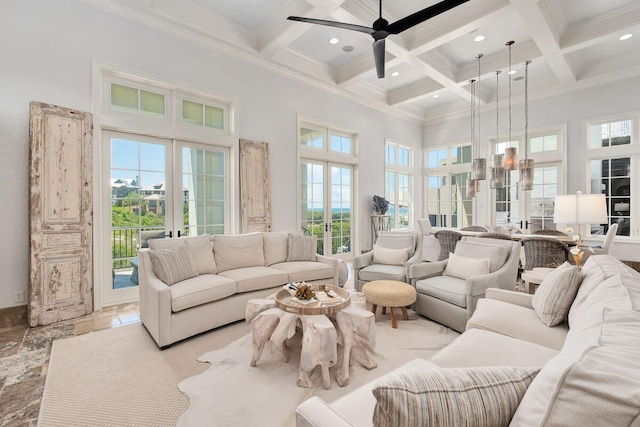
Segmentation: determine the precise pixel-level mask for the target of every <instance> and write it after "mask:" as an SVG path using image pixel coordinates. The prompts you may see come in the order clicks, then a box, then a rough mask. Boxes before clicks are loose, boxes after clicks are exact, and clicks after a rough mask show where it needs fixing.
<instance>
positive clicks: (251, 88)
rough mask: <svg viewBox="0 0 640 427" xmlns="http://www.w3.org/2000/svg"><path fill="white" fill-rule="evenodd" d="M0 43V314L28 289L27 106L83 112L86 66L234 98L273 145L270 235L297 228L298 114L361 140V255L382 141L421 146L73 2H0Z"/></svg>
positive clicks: (249, 123) (402, 132)
mask: <svg viewBox="0 0 640 427" xmlns="http://www.w3.org/2000/svg"><path fill="white" fill-rule="evenodd" d="M0 40H2V43H0V58H1V59H0V94H1V96H0V174H1V175H0V176H2V183H1V184H2V185H0V188H2V190H1V197H0V219H1V221H2V224H3V233H2V234H3V239H2V241H3V244H2V245H0V272H1V274H2V280H1V281H0V308H2V307H8V306H12V305H15V304H14V300H13V298H14V291H19V290H24V291H26V290H27V283H28V254H29V233H28V230H29V223H28V218H29V212H28V185H29V176H28V171H29V163H28V145H29V128H28V115H29V102H30V101H32V100H37V101H42V102H47V103H52V104H56V105H60V106H65V107H70V108H75V109H79V110H83V111H90V110H91V105H92V104H91V99H92V98H91V97H92V94H91V63H92V60H93V59H97V60H100V61H105V62H108V63H112V64H115V65H119V66H123V67H126V68H130V69H134V70H139V71H141V72H144V73H149V74H153V75H157V76H160V77H163V78H166V79H170V80H174V81H180V82H185V83H187V84H189V85H195V86H199V87H202V88H204V89H207V90H211V91H212V92H220V93H224V94H228V95H231V96H234V97H237V98H238V99H239V129H240V137H241V138H246V139H254V140H259V141H266V142H269V143H270V150H271V179H272V196H273V199H272V206H273V212H272V216H273V230H274V231H277V230H289V229H293V228H296V226H297V225H296V200H297V198H296V196H297V192H298V185H297V183H296V167H297V166H296V163H295V162H296V149H295V142H296V115H297V114H298V113H300V114H304V115H306V116H310V117H314V118H316V119H319V120H323V121H327V122H331V123H335V124H338V125H341V126H344V128H347V129H350V130H352V131H355V132H357V133H359V135H360V141H361V154H360V164H361V167H360V176H359V183H360V192H359V194H358V196H357V198H358V200H359V202H360V222H359V224H358V227H359V231H360V242H361V247H366V244H367V243H368V242H369V233H370V230H369V214H370V213H371V211H370V201H371V197H372V196H373V194H383V192H384V173H383V172H384V140H385V138H389V139H391V140H393V141H397V142H400V143H403V144H408V145H413V146H415V147H419V146H420V145H421V142H422V126H420V125H418V124H415V123H411V122H407V121H403V120H399V119H397V118H393V117H389V116H388V115H386V114H384V113H382V112H379V111H376V110H373V109H370V108H367V107H364V106H362V105H360V104H357V103H354V102H351V101H348V100H346V99H344V98H342V97H338V96H334V95H331V94H328V93H326V92H323V91H321V90H318V89H315V88H313V87H311V86H308V85H305V84H303V83H301V82H298V81H296V80H291V79H288V78H286V77H284V76H281V75H279V74H276V73H272V72H269V71H266V70H264V69H262V68H260V67H257V66H254V65H251V64H248V63H245V62H243V61H241V60H238V59H235V58H232V57H229V56H226V55H224V54H221V53H219V52H217V51H214V50H212V49H209V48H206V47H203V46H201V45H197V44H194V43H191V42H188V41H185V40H182V39H179V38H176V37H173V36H170V35H167V34H164V33H162V32H160V31H156V30H154V29H151V28H147V27H145V26H142V25H140V24H137V23H134V22H132V21H129V20H127V19H124V18H121V17H117V16H115V15H112V14H110V13H107V12H104V11H102V10H100V9H97V8H93V7H91V6H89V5H86V4H85V3H82V2H80V1H77V0H56V1H55V2H53V1H50V0H49V1H48V0H29V1H21V0H6V1H2V2H0ZM95 151H96V152H97V151H99V150H95ZM416 151H417V152H418V153H419V152H420V150H416ZM417 160H418V161H417V162H416V163H417V164H416V169H417V170H420V168H421V164H420V161H419V159H417ZM420 181H421V180H416V186H417V188H416V194H421V191H422V188H421V185H420ZM419 205H420V204H418V210H417V211H416V216H418V217H419V215H420V207H419Z"/></svg>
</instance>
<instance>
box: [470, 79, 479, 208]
mask: <svg viewBox="0 0 640 427" xmlns="http://www.w3.org/2000/svg"><path fill="white" fill-rule="evenodd" d="M469 84H470V85H471V88H470V91H471V132H470V136H471V157H472V158H473V155H474V154H475V145H476V144H475V139H476V122H475V120H476V81H475V80H474V79H471V80H469ZM478 188H479V181H478V180H477V179H475V178H474V176H473V167H472V168H471V172H470V173H469V174H468V175H467V197H476V193H477V191H478Z"/></svg>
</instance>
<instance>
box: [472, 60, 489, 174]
mask: <svg viewBox="0 0 640 427" xmlns="http://www.w3.org/2000/svg"><path fill="white" fill-rule="evenodd" d="M483 56H484V55H483V54H481V53H480V54H478V56H476V58H477V59H478V81H477V99H478V116H477V126H478V137H477V138H476V148H475V155H476V157H475V158H474V159H473V161H472V162H471V169H472V170H473V179H476V180H479V181H482V180H485V179H487V159H486V158H484V157H480V98H479V97H480V89H481V88H480V78H481V76H482V70H481V68H480V59H481V58H482V57H483Z"/></svg>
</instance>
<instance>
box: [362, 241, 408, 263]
mask: <svg viewBox="0 0 640 427" xmlns="http://www.w3.org/2000/svg"><path fill="white" fill-rule="evenodd" d="M410 250H411V248H402V249H391V248H385V247H384V246H380V245H373V261H371V263H372V264H385V265H402V266H404V265H405V264H406V262H407V260H408V259H409V251H410Z"/></svg>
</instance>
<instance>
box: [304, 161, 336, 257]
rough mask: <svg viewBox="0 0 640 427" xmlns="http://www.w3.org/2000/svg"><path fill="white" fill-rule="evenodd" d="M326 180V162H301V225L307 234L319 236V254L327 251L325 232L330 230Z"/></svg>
mask: <svg viewBox="0 0 640 427" xmlns="http://www.w3.org/2000/svg"><path fill="white" fill-rule="evenodd" d="M325 182H326V180H325V164H323V163H316V162H313V163H312V162H310V161H302V162H301V163H300V227H301V229H302V231H303V232H304V233H305V234H306V235H308V236H317V238H318V250H317V252H318V253H319V254H324V253H325V247H326V245H325V238H326V236H325V234H326V233H328V231H329V230H328V226H326V225H327V222H326V216H325V215H326V209H325V200H326V198H325ZM325 226H326V227H325Z"/></svg>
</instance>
